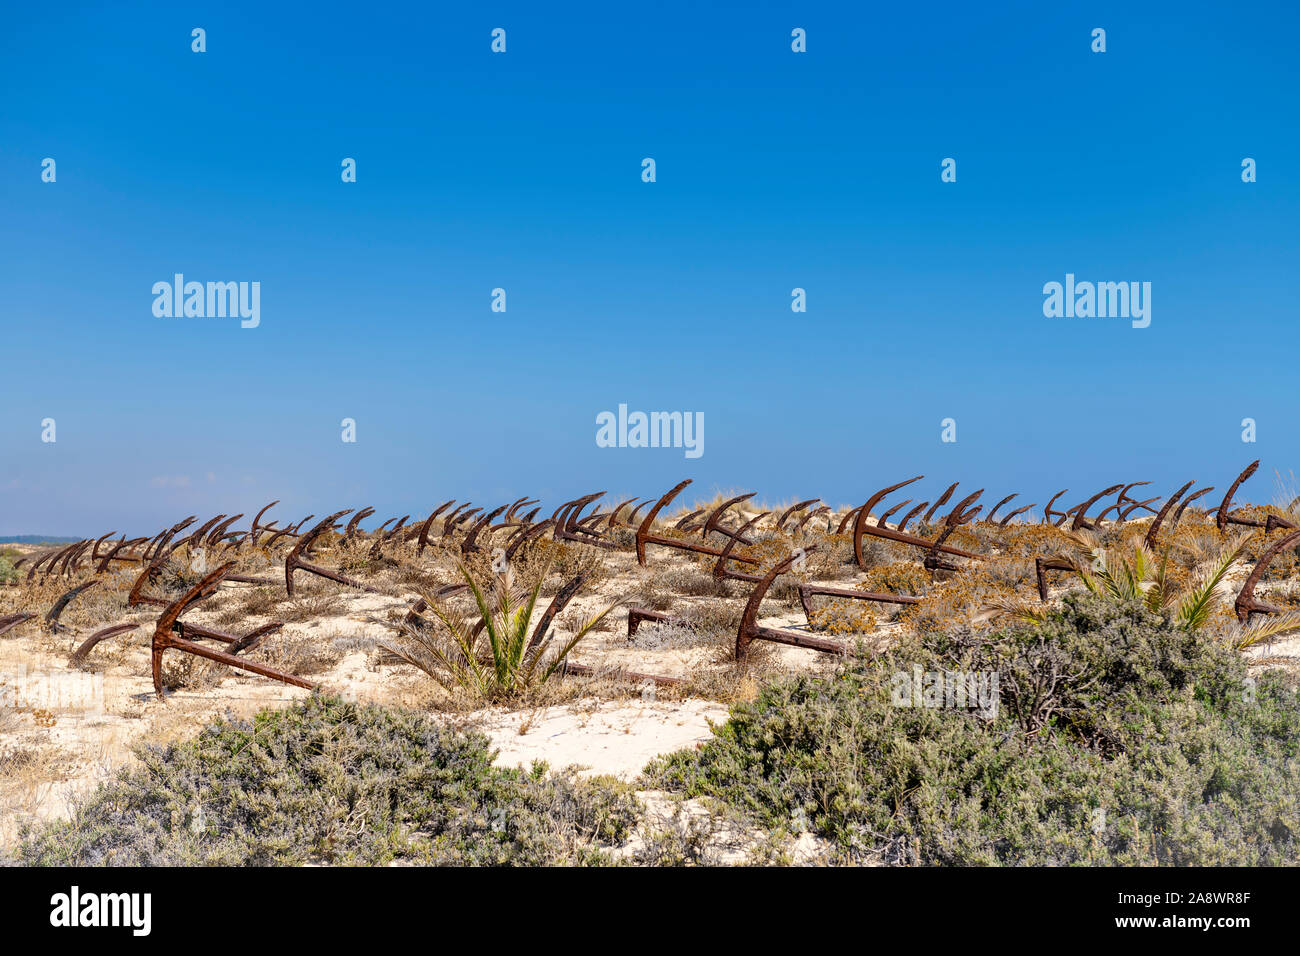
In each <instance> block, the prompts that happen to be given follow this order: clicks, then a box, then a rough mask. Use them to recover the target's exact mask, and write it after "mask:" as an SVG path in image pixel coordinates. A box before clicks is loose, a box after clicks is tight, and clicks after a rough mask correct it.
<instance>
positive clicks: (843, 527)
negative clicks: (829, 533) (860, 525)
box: [835, 505, 862, 534]
mask: <svg viewBox="0 0 1300 956" xmlns="http://www.w3.org/2000/svg"><path fill="white" fill-rule="evenodd" d="M861 510H862V505H858V506H857V507H856V508H853V509H851V510H849V511H846V512H845V513H844V517H842V518H840V524H839V527H837V528H836V529H835V533H836V534H844V533H845V532H846V531H847V530H848V527H849V523H850V522H852V521H856V520H857V518H858V512H860V511H861Z"/></svg>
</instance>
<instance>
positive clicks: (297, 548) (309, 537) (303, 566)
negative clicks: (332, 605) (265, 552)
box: [284, 508, 382, 597]
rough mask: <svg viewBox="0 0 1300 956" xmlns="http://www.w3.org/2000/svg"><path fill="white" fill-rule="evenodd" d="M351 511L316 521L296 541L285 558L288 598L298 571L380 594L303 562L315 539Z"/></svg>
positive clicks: (339, 575)
mask: <svg viewBox="0 0 1300 956" xmlns="http://www.w3.org/2000/svg"><path fill="white" fill-rule="evenodd" d="M351 511H352V509H351V508H345V509H343V510H342V511H336V512H334V514H332V515H330V516H329V517H327V518H322V519H321V520H320V521H318V522H317V523H316V524H314V525H313V526H312V528H311V530H310V531H308V532H307V533H306V534H304V535H303V536H302V537H300V538H299V539H298V541H297V543H296V544H295V545H294V546H293V549H292V550H290V552H289V553H288V555H286V556H285V559H284V589H285V591H286V592H287V594H288V596H289V597H293V575H294V572H295V571H299V570H302V571H306V572H307V573H308V574H315V575H317V576H319V577H322V578H329V579H330V580H331V581H337V582H339V583H340V584H346V585H347V586H348V587H353V588H357V589H359V590H361V591H366V592H368V593H370V594H379V593H382V592H380V591H379V590H378V589H377V588H372V587H370V586H368V585H365V584H362V583H361V582H360V581H356V580H353V579H352V578H349V577H347V576H345V575H342V574H339V573H338V572H337V571H331V570H329V569H328V568H323V567H321V566H320V565H317V564H310V563H308V562H307V561H305V560H303V555H304V554H307V553H309V552H310V550H311V546H312V544H313V543H314V542H315V541H316V539H317V538H319V537H320V536H321V535H322V534H324V533H325V532H326V531H331V530H333V529H334V528H335V527H336V525H335V524H334V522H335V521H337V520H338V519H339V518H341V517H343V516H344V515H345V514H350V513H351Z"/></svg>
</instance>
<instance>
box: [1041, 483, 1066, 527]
mask: <svg viewBox="0 0 1300 956" xmlns="http://www.w3.org/2000/svg"><path fill="white" fill-rule="evenodd" d="M1069 490H1070V489H1069V488H1062V489H1061V490H1060V491H1058V492H1057V493H1056V494H1054V495H1052V500H1051V501H1049V502H1048V503H1047V505H1046V507H1044V508H1043V524H1051V525H1055V526H1056V527H1058V528H1059V527H1060V526H1061V521H1064V520H1065V519H1066V517H1068V516H1067V515H1066V513H1065V512H1064V511H1053V510H1052V505H1054V504H1056V502H1057V499H1059V498H1060V497H1061V495H1063V494H1065V493H1066V492H1067V491H1069ZM1056 515H1060V516H1061V521H1053V520H1052V518H1053V517H1054V516H1056Z"/></svg>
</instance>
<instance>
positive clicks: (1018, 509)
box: [998, 501, 1038, 528]
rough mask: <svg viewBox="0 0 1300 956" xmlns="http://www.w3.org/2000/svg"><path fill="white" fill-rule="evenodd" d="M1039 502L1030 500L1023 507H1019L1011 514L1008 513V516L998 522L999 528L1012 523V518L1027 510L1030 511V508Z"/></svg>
mask: <svg viewBox="0 0 1300 956" xmlns="http://www.w3.org/2000/svg"><path fill="white" fill-rule="evenodd" d="M1037 504H1038V502H1037V501H1033V502H1030V503H1029V504H1027V505H1025V506H1024V507H1023V508H1017V509H1016V510H1015V511H1013V512H1011V513H1010V514H1008V515H1007V516H1005V517H1004V518H1003V519H1002V520H1001V521H999V522H998V527H999V528H1005V527H1006V526H1007V525H1008V524H1010V523H1011V519H1012V518H1015V517H1016V516H1017V515H1022V514H1024V513H1025V512H1026V511H1028V510H1029V509H1030V508H1032V507H1034V506H1035V505H1037Z"/></svg>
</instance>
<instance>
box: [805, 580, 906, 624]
mask: <svg viewBox="0 0 1300 956" xmlns="http://www.w3.org/2000/svg"><path fill="white" fill-rule="evenodd" d="M814 597H837V598H850V599H852V600H854V601H877V602H879V603H882V604H920V603H921V599H920V598H918V597H912V596H910V595H907V594H879V593H877V592H874V591H859V590H858V589H857V588H837V587H830V586H828V585H825V584H801V585H799V603H800V604H802V605H803V612H804V615H805V616H807V618H808V620H809V621H811V620H812V599H813V598H814Z"/></svg>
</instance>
